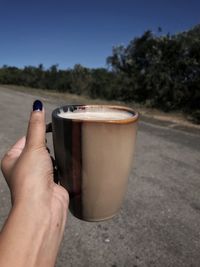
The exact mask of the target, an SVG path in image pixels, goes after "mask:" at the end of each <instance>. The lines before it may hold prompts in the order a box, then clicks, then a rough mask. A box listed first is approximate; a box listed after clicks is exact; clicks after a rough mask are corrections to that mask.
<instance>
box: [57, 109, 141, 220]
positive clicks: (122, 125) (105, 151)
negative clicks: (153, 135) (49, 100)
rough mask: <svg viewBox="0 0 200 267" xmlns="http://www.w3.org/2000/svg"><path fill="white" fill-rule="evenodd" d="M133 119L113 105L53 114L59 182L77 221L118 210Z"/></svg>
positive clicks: (132, 137) (131, 113)
mask: <svg viewBox="0 0 200 267" xmlns="http://www.w3.org/2000/svg"><path fill="white" fill-rule="evenodd" d="M137 118H138V115H137V113H135V112H134V111H133V110H131V109H129V108H123V107H116V106H100V105H99V106H85V105H81V106H80V105H69V106H65V107H63V108H59V109H56V110H55V111H54V112H53V115H52V129H53V139H54V151H55V158H56V163H57V168H58V175H59V181H60V184H61V185H62V186H64V187H65V188H66V189H67V190H68V192H69V196H70V210H71V212H72V213H73V214H74V215H75V216H76V217H78V218H80V219H83V220H87V221H100V220H104V219H108V218H110V217H113V216H114V215H115V214H116V213H117V212H118V210H119V208H120V206H121V204H122V201H123V197H124V195H125V191H126V187H127V179H128V176H129V173H130V170H131V167H132V159H133V154H134V147H135V138H136V130H137Z"/></svg>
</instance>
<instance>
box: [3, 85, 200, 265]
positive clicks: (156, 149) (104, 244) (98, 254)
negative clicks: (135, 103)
mask: <svg viewBox="0 0 200 267" xmlns="http://www.w3.org/2000/svg"><path fill="white" fill-rule="evenodd" d="M38 97H39V96H38ZM35 98H36V96H32V95H30V94H24V93H20V92H13V91H10V90H8V89H4V88H0V129H1V131H0V156H2V155H3V153H4V151H5V150H7V149H8V147H9V146H10V145H11V144H12V143H13V142H15V140H16V139H18V138H19V137H20V136H21V135H24V133H25V131H26V126H27V121H28V117H29V111H30V110H31V106H32V102H33V100H34V99H35ZM40 98H42V97H40ZM42 100H43V102H44V104H45V108H46V112H47V120H49V118H50V114H51V111H52V110H53V109H54V108H55V107H56V106H58V105H60V104H63V103H62V101H61V100H56V99H48V98H45V99H43V98H42ZM69 102H70V100H69ZM0 203H1V205H0V226H2V224H3V221H4V220H5V218H6V216H7V214H8V211H9V208H10V201H9V192H8V189H7V187H6V184H5V182H4V179H3V177H2V174H1V176H0ZM56 266H57V267H66V266H74V267H79V266H84V267H93V266H95V267H101V266H104V267H107V266H110V267H122V266H124V267H134V266H135V267H136V266H138V267H140V266H161V267H163V266H164V267H165V266H170V267H172V266H174V267H178V266H181V267H184V266H193V267H194V266H200V134H198V133H195V134H194V133H192V132H191V133H190V132H184V131H180V130H175V129H173V128H169V127H168V126H161V125H160V124H159V123H157V124H154V123H153V124H152V123H151V122H150V121H149V122H148V121H147V120H145V121H143V120H141V122H140V126H139V132H138V138H137V147H136V157H135V162H134V166H133V168H132V172H131V176H130V179H129V186H128V192H127V194H126V198H125V201H124V204H123V207H122V209H121V212H120V213H119V215H118V216H116V217H115V218H114V219H112V220H109V221H106V222H101V223H88V222H83V221H80V220H78V219H76V218H74V217H73V216H72V215H71V214H69V219H68V223H67V226H66V230H65V235H64V240H63V243H62V247H61V251H60V255H59V258H58V260H57V265H56Z"/></svg>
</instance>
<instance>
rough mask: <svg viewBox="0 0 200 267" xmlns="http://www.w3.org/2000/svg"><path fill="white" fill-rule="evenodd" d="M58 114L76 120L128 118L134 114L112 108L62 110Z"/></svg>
mask: <svg viewBox="0 0 200 267" xmlns="http://www.w3.org/2000/svg"><path fill="white" fill-rule="evenodd" d="M58 116H59V117H62V118H67V119H74V120H76V119H77V120H126V119H129V118H131V117H133V116H134V115H133V114H132V113H130V112H127V111H123V110H117V109H111V108H98V109H94V108H86V109H77V110H74V111H66V112H64V111H63V110H61V111H60V113H58Z"/></svg>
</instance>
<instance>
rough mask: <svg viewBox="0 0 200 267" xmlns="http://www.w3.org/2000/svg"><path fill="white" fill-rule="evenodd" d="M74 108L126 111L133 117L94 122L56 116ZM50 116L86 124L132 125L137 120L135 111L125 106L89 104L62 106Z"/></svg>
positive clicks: (92, 120) (93, 120)
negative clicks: (62, 111)
mask: <svg viewBox="0 0 200 267" xmlns="http://www.w3.org/2000/svg"><path fill="white" fill-rule="evenodd" d="M75 107H84V108H88V107H91V108H107V109H116V110H122V111H126V112H129V113H131V114H132V115H133V116H131V117H130V118H127V119H119V120H112V119H109V120H105V119H101V120H95V119H85V120H83V119H74V118H63V117H60V116H59V115H58V114H59V113H60V111H61V110H63V109H69V108H72V109H73V108H75ZM52 116H53V117H55V118H56V119H61V120H66V121H73V122H84V123H86V122H88V123H111V124H128V123H132V122H136V121H137V120H138V119H139V113H138V112H137V111H135V110H134V109H132V108H130V107H125V106H120V105H101V104H100V105H98V104H96V105H89V104H68V105H64V106H61V107H58V108H56V109H54V110H53V112H52Z"/></svg>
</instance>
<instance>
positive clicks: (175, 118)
mask: <svg viewBox="0 0 200 267" xmlns="http://www.w3.org/2000/svg"><path fill="white" fill-rule="evenodd" d="M2 87H5V88H9V89H11V90H17V91H20V92H24V93H28V94H31V95H39V96H41V97H43V98H44V99H45V100H47V101H56V102H58V101H60V102H61V103H63V104H64V103H73V104H113V105H123V106H128V107H131V108H133V109H135V110H137V111H138V112H139V113H140V114H141V115H143V116H145V117H151V118H154V119H158V120H162V121H168V122H172V123H176V124H180V125H183V126H186V127H193V128H197V129H200V125H197V124H194V123H193V122H191V121H190V117H189V116H187V117H186V116H185V115H184V114H183V113H181V112H168V113H165V112H162V111H160V110H157V109H152V108H147V107H144V106H141V105H139V104H136V103H129V104H125V103H124V102H120V101H107V100H102V99H91V98H89V97H87V96H80V95H75V94H70V93H60V92H58V91H56V90H45V89H35V88H30V87H23V86H15V85H2Z"/></svg>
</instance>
